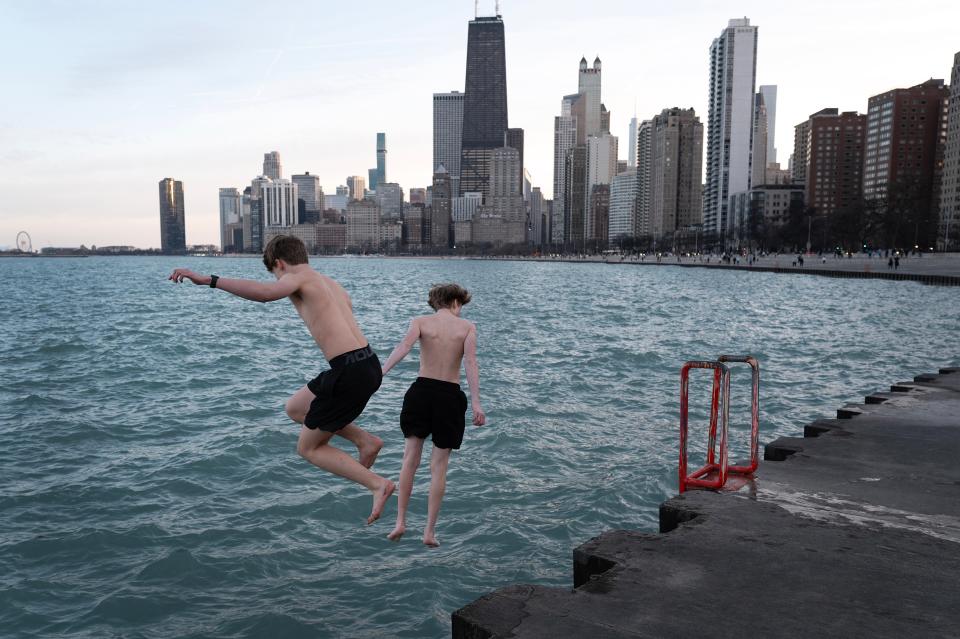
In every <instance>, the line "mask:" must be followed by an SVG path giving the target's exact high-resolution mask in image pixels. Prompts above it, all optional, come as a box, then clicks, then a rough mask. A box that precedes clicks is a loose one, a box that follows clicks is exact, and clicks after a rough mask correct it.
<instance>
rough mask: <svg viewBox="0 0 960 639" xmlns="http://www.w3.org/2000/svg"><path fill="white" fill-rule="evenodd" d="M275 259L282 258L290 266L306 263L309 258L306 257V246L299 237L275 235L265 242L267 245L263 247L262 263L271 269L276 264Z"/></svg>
mask: <svg viewBox="0 0 960 639" xmlns="http://www.w3.org/2000/svg"><path fill="white" fill-rule="evenodd" d="M277 260H283V261H284V262H286V263H287V264H290V265H291V266H292V265H294V264H306V263H307V262H309V261H310V258H308V257H307V247H306V246H304V245H303V242H301V241H300V238H298V237H294V236H292V235H277V236H276V237H274V238H273V239H272V240H270V241H269V242H267V247H266V248H265V249H263V265H264V266H266V267H267V270H268V271H272V270H273V267H274V266H276V265H277Z"/></svg>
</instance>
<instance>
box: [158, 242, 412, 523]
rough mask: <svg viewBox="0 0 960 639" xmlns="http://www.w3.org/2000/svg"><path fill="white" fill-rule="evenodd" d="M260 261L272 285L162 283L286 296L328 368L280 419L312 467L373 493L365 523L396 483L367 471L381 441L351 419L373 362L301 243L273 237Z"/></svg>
mask: <svg viewBox="0 0 960 639" xmlns="http://www.w3.org/2000/svg"><path fill="white" fill-rule="evenodd" d="M263 264H264V266H266V267H267V270H268V271H270V272H271V273H272V274H273V276H274V277H276V278H277V281H276V282H260V281H256V280H241V279H227V278H225V277H219V276H217V275H198V274H197V273H194V272H193V271H190V270H187V269H183V268H178V269H176V270H175V271H174V272H173V273H172V274H171V275H170V277H169V279H171V280H173V281H174V282H177V283H180V282H183V280H185V279H187V280H190V281H191V282H193V283H194V284H201V285H206V286H209V287H210V288H219V289H223V290H225V291H227V292H228V293H231V294H233V295H236V296H237V297H242V298H244V299H248V300H253V301H254V302H272V301H274V300H279V299H282V298H284V297H286V298H289V299H290V301H291V302H292V303H293V306H294V307H295V308H296V309H297V313H299V314H300V317H301V318H302V319H303V323H304V324H306V326H307V330H308V331H310V335H312V336H313V339H314V340H315V341H316V342H317V345H318V346H319V347H320V350H321V351H323V356H324V357H325V358H326V359H327V361H328V362H329V363H330V370H326V371H323V372H322V373H320V374H319V375H318V376H317V377H316V378H315V379H313V380H311V381H310V382H308V383H307V385H306V386H304V387H303V388H301V389H300V390H298V391H297V392H296V393H294V394H293V396H292V397H291V398H290V399H289V400H287V405H286V411H287V415H289V416H290V419H292V420H293V421H295V422H297V423H299V424H302V426H301V428H300V439H299V441H298V442H297V452H298V453H299V454H300V456H301V457H303V458H304V459H306V460H307V461H309V462H310V463H312V464H314V465H315V466H318V467H320V468H322V469H323V470H326V471H328V472H331V473H333V474H335V475H339V476H340V477H345V478H346V479H349V480H351V481H355V482H357V483H358V484H361V485H363V486H364V487H366V488H367V490H369V491H370V492H371V493H372V494H373V509H372V510H371V511H370V516H369V517H368V518H367V524H371V523H373V522H374V521H376V520H377V519H378V518H379V517H380V514H381V513H382V512H383V507H384V504H386V502H387V499H388V498H389V497H390V495H391V494H392V493H393V491H394V489H395V486H394V483H393V482H392V481H390V480H389V479H384V478H383V477H381V476H379V475H377V474H375V473H374V472H372V471H371V470H370V467H371V466H373V462H374V461H376V459H377V454H378V453H379V452H380V449H381V448H382V447H383V440H381V439H380V438H379V437H377V436H376V435H371V434H370V433H368V432H366V431H365V430H363V429H362V428H360V427H359V426H357V425H356V424H354V423H353V420H355V419H356V418H357V417H359V416H360V413H361V412H363V409H364V407H366V405H367V401H368V400H369V399H370V397H371V396H372V395H373V394H374V393H375V392H376V391H377V389H378V388H380V382H381V380H382V379H383V375H382V373H381V369H380V360H378V359H377V355H376V354H375V353H374V352H373V350H372V349H371V348H370V345H369V344H368V343H367V340H366V339H365V338H364V337H363V333H361V332H360V327H359V326H357V321H356V319H354V317H353V306H352V304H351V302H350V296H349V295H348V294H347V292H346V291H345V290H344V289H343V287H342V286H340V285H339V284H337V283H336V282H335V281H334V280H333V279H331V278H329V277H327V276H326V275H322V274H320V273H318V272H316V271H314V270H313V269H312V268H310V264H309V261H308V258H307V249H306V247H305V246H304V245H303V242H301V241H300V240H299V239H298V238H296V237H292V236H289V235H279V236H277V237H275V238H273V239H272V240H270V242H269V243H268V244H267V247H266V248H265V249H264V251H263ZM334 435H340V436H341V437H343V438H344V439H347V440H349V441H351V442H353V444H354V445H355V446H356V447H357V456H358V458H359V461H358V460H356V459H354V458H353V457H351V456H350V455H348V454H346V453H345V452H343V451H342V450H340V449H339V448H335V447H333V446H330V445H329V442H330V440H331V439H332V438H333V436H334Z"/></svg>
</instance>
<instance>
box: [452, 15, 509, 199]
mask: <svg viewBox="0 0 960 639" xmlns="http://www.w3.org/2000/svg"><path fill="white" fill-rule="evenodd" d="M504 49H505V38H504V32H503V19H502V18H501V17H500V16H499V15H498V16H494V17H477V18H475V19H474V20H471V21H470V24H469V27H468V30H467V65H466V80H465V82H464V94H463V135H462V137H461V146H460V148H461V155H460V192H461V193H471V192H473V193H483V194H484V196H485V197H486V196H487V195H489V189H490V184H489V183H490V161H491V155H492V153H493V149H497V148H501V147H502V146H503V144H504V134H505V133H506V131H507V63H506V53H505V51H504Z"/></svg>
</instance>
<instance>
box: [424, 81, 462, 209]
mask: <svg viewBox="0 0 960 639" xmlns="http://www.w3.org/2000/svg"><path fill="white" fill-rule="evenodd" d="M462 142H463V94H462V93H460V92H459V91H451V92H450V93H434V94H433V166H432V167H431V169H432V170H433V171H436V170H437V169H438V168H439V167H440V166H441V165H443V167H444V170H445V171H446V173H447V175H448V177H449V179H450V184H451V186H452V189H453V193H455V194H459V193H460V145H461V143H462Z"/></svg>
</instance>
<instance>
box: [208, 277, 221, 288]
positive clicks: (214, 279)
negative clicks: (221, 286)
mask: <svg viewBox="0 0 960 639" xmlns="http://www.w3.org/2000/svg"><path fill="white" fill-rule="evenodd" d="M219 279H220V276H219V275H211V276H210V288H217V280H219Z"/></svg>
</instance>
